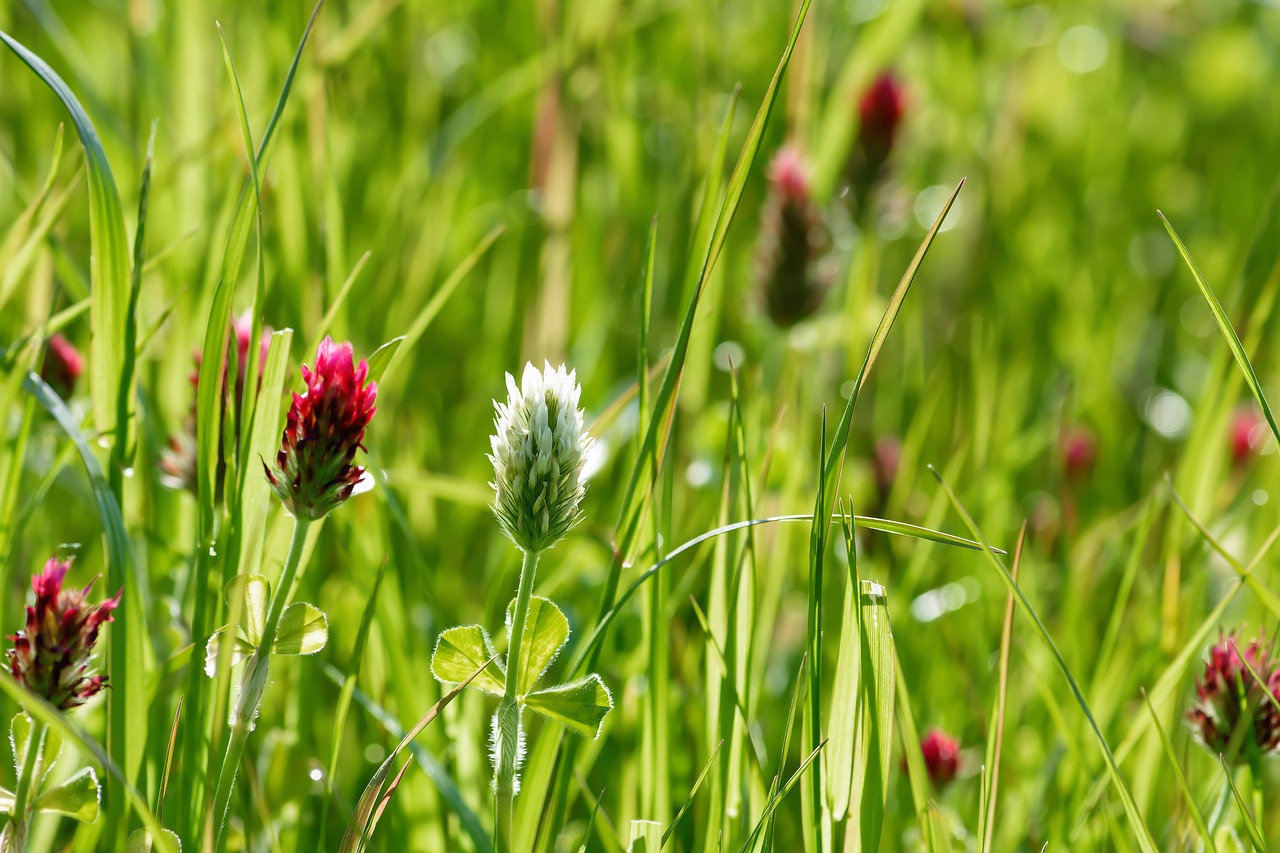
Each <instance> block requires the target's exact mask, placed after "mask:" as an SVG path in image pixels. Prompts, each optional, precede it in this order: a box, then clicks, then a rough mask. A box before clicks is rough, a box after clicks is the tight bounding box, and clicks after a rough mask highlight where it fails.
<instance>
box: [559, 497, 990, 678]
mask: <svg viewBox="0 0 1280 853" xmlns="http://www.w3.org/2000/svg"><path fill="white" fill-rule="evenodd" d="M832 517H833V518H838V517H839V516H838V515H837V516H832ZM853 518H854V519H855V520H856V522H857V524H858V526H859V527H868V528H871V529H873V530H880V531H883V532H885V533H893V534H896V535H898V536H907V537H910V538H913V539H922V540H925V541H928V542H937V543H939V544H942V545H953V546H955V547H957V548H965V549H968V550H974V551H977V550H982V548H983V544H982V543H980V542H975V541H973V540H971V539H963V538H961V537H959V536H953V535H952V534H950V533H943V532H942V531H939V530H933V529H931V528H928V527H918V526H916V525H914V524H907V523H906V522H902V521H890V520H888V519H884V518H875V517H873V516H869V515H855V516H853ZM788 521H795V522H808V523H810V524H811V523H812V522H813V516H812V515H809V514H796V515H774V516H769V517H768V518H753V519H750V520H749V521H735V522H734V523H732V524H726V525H723V526H721V527H717V528H715V529H713V530H708V531H706V532H704V533H701V534H699V535H697V536H695V537H693V538H692V539H690V540H688V541H687V542H682V543H681V544H680V545H677V546H676V547H675V548H673V549H671V551H669V552H668V553H667V555H666V556H665V557H663V558H662V559H661V560H659V561H658V562H656V563H654V564H653V565H652V566H650V567H649V568H648V569H646V570H645V571H644V572H643V573H642V574H641V575H640V576H639V577H638V578H636V580H635V581H634V582H633V583H632V584H631V586H630V587H628V588H627V590H626V591H625V592H624V593H623V594H622V595H620V596H617V597H616V598H615V599H614V604H613V607H611V608H610V609H609V610H608V611H606V612H605V613H604V615H603V616H602V617H601V618H600V620H599V622H598V623H597V624H596V628H595V630H594V631H592V633H591V636H590V637H588V638H587V640H586V642H585V643H583V645H582V647H581V648H580V649H579V650H578V654H577V657H575V659H574V664H573V666H572V667H571V668H570V670H571V671H576V670H577V669H578V668H579V667H580V666H581V665H582V662H583V661H584V660H585V659H586V658H587V657H588V656H589V655H590V654H591V653H592V651H593V650H594V649H595V648H597V647H598V645H599V643H600V642H601V640H602V639H603V638H604V633H605V631H606V630H607V629H608V627H609V625H610V624H611V623H612V622H613V620H614V619H615V618H617V616H618V614H619V612H620V611H621V610H622V607H623V606H624V605H625V604H626V603H627V602H628V601H629V600H630V599H631V597H632V596H633V595H635V594H636V592H637V591H639V589H640V587H642V586H644V584H645V582H646V581H648V580H649V579H650V578H652V577H653V576H654V575H655V574H656V573H657V572H659V571H660V570H661V569H662V568H663V567H664V566H666V565H667V564H668V563H670V562H671V561H672V560H675V559H676V558H677V557H680V556H681V555H683V554H685V553H686V552H688V551H691V550H693V549H694V548H696V547H698V546H699V545H701V544H703V543H704V542H706V541H708V540H710V539H714V538H716V537H717V536H724V535H725V534H727V533H732V532H734V531H735V530H743V529H746V528H749V527H755V526H757V525H761V524H777V523H780V522H788ZM988 547H990V546H988ZM991 551H992V552H993V553H995V554H1004V553H1005V552H1004V551H1002V550H1000V549H999V548H991Z"/></svg>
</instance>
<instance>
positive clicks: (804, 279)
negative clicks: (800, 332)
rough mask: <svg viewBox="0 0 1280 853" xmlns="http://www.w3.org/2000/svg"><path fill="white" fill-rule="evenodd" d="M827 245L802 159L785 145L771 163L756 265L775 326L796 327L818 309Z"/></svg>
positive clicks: (825, 277)
mask: <svg viewBox="0 0 1280 853" xmlns="http://www.w3.org/2000/svg"><path fill="white" fill-rule="evenodd" d="M829 246H830V240H829V237H828V234H827V228H826V225H825V223H824V222H823V219H822V214H821V212H820V210H819V209H818V206H817V205H816V204H815V203H814V201H813V194H812V190H811V187H810V183H809V174H808V170H807V167H806V165H805V163H804V160H803V159H802V158H801V156H800V152H799V151H797V150H796V149H795V148H793V147H791V146H785V147H783V148H781V149H779V150H778V152H777V154H775V155H774V157H773V161H772V162H771V163H770V164H769V193H768V196H767V197H766V199H765V203H764V209H763V211H762V213H761V219H760V239H759V250H758V252H759V254H758V261H757V265H758V266H757V270H758V272H757V275H758V277H759V282H760V284H759V286H760V288H761V290H762V292H763V296H764V304H765V309H766V310H767V311H768V313H769V317H770V318H771V319H772V320H773V322H774V323H776V324H777V325H779V326H782V327H788V326H794V325H795V324H796V323H799V322H800V321H801V320H804V319H806V318H808V317H811V316H813V315H814V314H815V313H817V311H818V309H819V308H821V307H822V300H823V297H825V296H826V292H827V287H828V285H829V279H830V274H829V272H830V271H829V270H827V269H826V268H825V266H824V265H823V264H822V263H821V259H822V258H823V256H824V255H825V254H826V252H827V249H828V248H829Z"/></svg>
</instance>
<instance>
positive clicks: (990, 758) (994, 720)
mask: <svg viewBox="0 0 1280 853" xmlns="http://www.w3.org/2000/svg"><path fill="white" fill-rule="evenodd" d="M1026 539H1027V523H1026V522H1025V521H1024V522H1023V523H1022V529H1021V530H1019V531H1018V544H1017V547H1015V548H1014V550H1013V567H1012V569H1011V570H1010V572H1009V577H1010V578H1011V579H1012V580H1013V582H1014V583H1017V582H1018V569H1019V568H1020V567H1021V566H1022V546H1023V544H1024V543H1025V542H1026ZM1015 606H1016V604H1015V602H1014V600H1013V595H1012V594H1011V595H1010V596H1009V599H1008V601H1006V602H1005V607H1004V628H1003V629H1002V630H1001V632H1000V665H999V672H1000V679H999V686H998V687H997V689H996V707H995V710H994V713H992V715H991V726H990V728H989V730H988V732H987V747H986V752H985V754H984V756H983V763H984V764H985V767H984V768H983V771H982V773H983V780H984V782H985V785H984V789H985V796H984V798H983V799H984V801H985V802H984V805H983V807H982V812H981V813H980V814H979V818H980V823H981V828H980V831H979V834H978V850H979V853H986V851H988V850H990V849H991V842H992V840H993V839H994V838H995V831H996V793H997V792H998V791H999V788H1000V751H1001V749H1002V747H1003V746H1004V706H1005V699H1006V698H1007V696H1008V693H1009V646H1010V644H1011V643H1012V641H1013V611H1014V607H1015Z"/></svg>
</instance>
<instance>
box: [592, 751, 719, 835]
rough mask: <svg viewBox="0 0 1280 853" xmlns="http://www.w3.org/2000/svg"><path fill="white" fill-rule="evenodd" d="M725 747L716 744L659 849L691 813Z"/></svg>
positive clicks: (665, 833) (664, 833)
mask: <svg viewBox="0 0 1280 853" xmlns="http://www.w3.org/2000/svg"><path fill="white" fill-rule="evenodd" d="M723 746H724V741H723V740H721V741H720V742H719V743H717V744H716V748H715V749H713V750H711V755H710V757H709V758H707V763H706V764H704V765H703V766H702V772H701V773H699V774H698V778H697V779H695V780H694V782H693V787H692V788H691V789H689V797H688V799H686V800H685V801H684V805H682V806H681V807H680V811H678V812H676V816H675V817H674V818H673V819H672V821H671V825H670V826H668V827H667V829H666V831H665V832H663V833H662V841H661V842H660V843H659V845H658V849H659V850H661V849H662V848H664V847H666V846H667V842H668V841H670V840H671V834H672V833H673V832H675V831H676V827H677V826H679V825H680V821H681V820H682V819H683V818H684V816H685V813H686V812H688V811H689V807H690V806H692V805H693V798H694V797H696V796H697V795H698V789H699V788H701V787H702V782H703V780H705V779H706V778H707V774H708V773H710V772H711V767H712V765H714V764H715V761H716V756H718V755H719V754H720V748H721V747H723ZM593 813H594V812H593Z"/></svg>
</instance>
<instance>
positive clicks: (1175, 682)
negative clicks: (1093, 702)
mask: <svg viewBox="0 0 1280 853" xmlns="http://www.w3.org/2000/svg"><path fill="white" fill-rule="evenodd" d="M1277 541H1280V527H1276V528H1274V529H1273V530H1272V531H1271V534H1270V535H1269V536H1268V537H1267V539H1266V541H1265V542H1264V543H1263V544H1262V546H1261V547H1260V548H1259V549H1258V552H1257V553H1256V554H1255V555H1254V557H1253V559H1252V560H1251V561H1250V562H1249V565H1247V566H1245V574H1252V573H1253V571H1254V569H1256V568H1257V567H1258V565H1259V564H1260V563H1261V562H1262V560H1263V558H1264V557H1265V556H1266V555H1267V553H1268V552H1269V551H1270V550H1271V547H1272V546H1273V545H1274V544H1275V543H1276V542H1277ZM1244 587H1245V582H1244V580H1243V579H1241V578H1237V579H1236V581H1235V583H1233V584H1232V585H1231V588H1230V589H1228V590H1227V591H1226V593H1225V594H1224V595H1223V596H1222V598H1221V599H1220V600H1219V601H1218V603H1217V604H1216V605H1215V606H1214V608H1213V610H1211V611H1210V612H1209V614H1208V615H1207V616H1206V617H1205V618H1204V620H1203V621H1201V623H1200V625H1199V626H1198V627H1197V628H1196V630H1195V632H1194V633H1192V635H1191V636H1190V637H1189V638H1188V639H1187V642H1186V643H1185V644H1184V645H1183V647H1182V648H1181V649H1180V650H1179V651H1178V654H1177V656H1176V657H1174V659H1173V661H1171V662H1170V663H1169V665H1168V666H1167V667H1165V670H1164V672H1162V673H1161V674H1160V677H1159V678H1158V679H1157V680H1156V686H1155V687H1154V688H1153V689H1152V690H1151V702H1152V703H1153V704H1155V705H1156V706H1159V705H1161V704H1162V703H1163V702H1165V701H1166V700H1167V699H1168V698H1169V696H1170V695H1171V694H1172V693H1173V691H1174V690H1176V689H1177V688H1178V686H1179V685H1180V684H1181V683H1182V679H1183V678H1184V676H1185V674H1186V670H1187V667H1188V666H1189V665H1190V664H1191V661H1192V660H1193V659H1194V658H1195V657H1196V655H1197V654H1199V653H1200V652H1201V651H1202V650H1203V648H1204V645H1205V643H1206V642H1207V641H1208V639H1209V636H1210V635H1211V634H1212V632H1213V631H1215V630H1217V629H1218V627H1219V626H1220V624H1221V622H1222V618H1223V616H1224V615H1225V614H1226V612H1227V610H1228V608H1230V606H1231V604H1232V602H1233V601H1235V599H1236V596H1237V595H1239V594H1240V591H1241V590H1243V589H1244ZM1148 724H1149V718H1148V717H1147V716H1146V715H1145V714H1144V715H1142V716H1140V717H1138V718H1137V720H1135V721H1134V723H1133V725H1131V726H1130V727H1129V730H1128V731H1127V732H1126V733H1125V736H1124V738H1123V739H1122V740H1121V741H1120V745H1119V746H1118V747H1117V748H1116V751H1115V757H1116V763H1117V764H1123V763H1124V761H1125V760H1126V759H1127V758H1128V756H1129V755H1130V754H1131V753H1132V752H1133V750H1134V749H1135V748H1136V747H1137V745H1138V742H1139V741H1140V740H1141V739H1142V737H1143V736H1144V735H1145V734H1146V733H1147V730H1148V729H1147V726H1148ZM1110 784H1111V777H1110V770H1109V768H1108V770H1106V771H1104V772H1103V773H1101V774H1100V776H1099V777H1098V778H1097V779H1095V780H1094V782H1093V785H1092V786H1091V787H1090V789H1089V793H1088V794H1087V795H1086V796H1085V798H1084V802H1083V804H1082V805H1081V807H1080V809H1079V810H1078V812H1077V814H1076V817H1075V820H1074V823H1073V825H1072V829H1071V833H1070V835H1069V839H1070V840H1071V841H1072V842H1074V841H1075V840H1076V839H1078V838H1079V835H1080V833H1081V832H1082V831H1083V830H1084V825H1085V822H1086V820H1087V819H1088V816H1089V814H1090V813H1091V812H1092V811H1093V809H1094V807H1095V806H1097V804H1098V801H1099V800H1100V799H1101V798H1102V795H1103V794H1104V793H1105V791H1106V789H1107V787H1108V785H1110Z"/></svg>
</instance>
